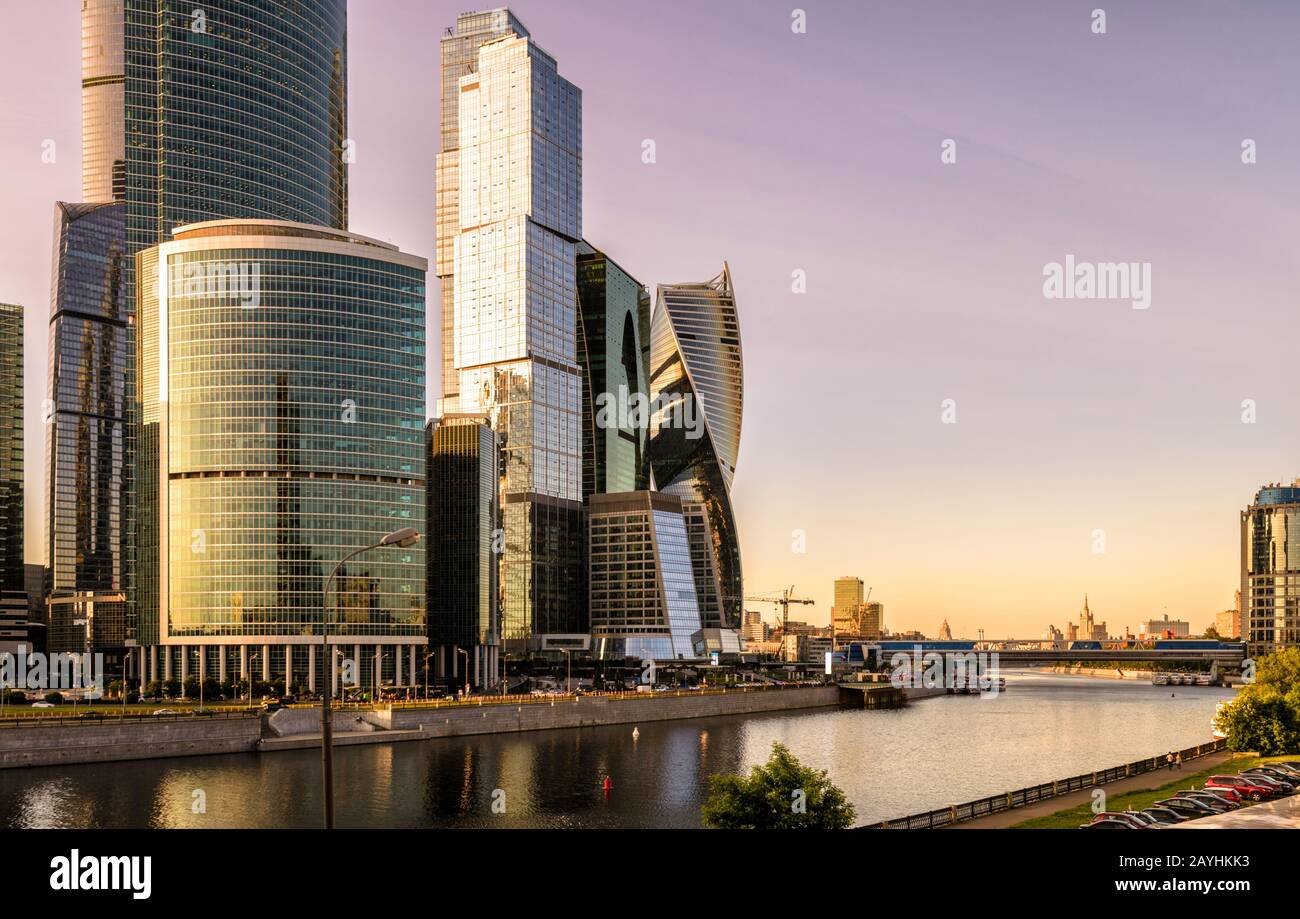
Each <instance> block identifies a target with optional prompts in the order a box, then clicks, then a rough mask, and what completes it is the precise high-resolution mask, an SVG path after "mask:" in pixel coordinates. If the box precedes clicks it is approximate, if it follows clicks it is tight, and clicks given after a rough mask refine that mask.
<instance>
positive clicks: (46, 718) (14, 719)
mask: <svg viewBox="0 0 1300 919" xmlns="http://www.w3.org/2000/svg"><path fill="white" fill-rule="evenodd" d="M208 711H209V712H210V714H203V715H196V714H194V712H192V711H184V710H180V711H177V712H175V713H173V714H170V715H155V714H153V713H152V712H146V711H125V712H108V711H98V712H85V713H83V714H79V715H72V714H66V715H65V714H63V713H59V714H57V715H45V714H41V715H36V714H26V715H17V716H8V715H6V717H4V718H0V729H2V728H45V727H54V726H59V725H63V726H69V725H86V724H122V723H124V722H132V723H137V724H138V723H145V722H147V723H150V724H156V723H158V722H163V721H223V720H230V719H232V718H257V717H260V716H261V715H262V711H261V709H256V708H228V709H209V710H208Z"/></svg>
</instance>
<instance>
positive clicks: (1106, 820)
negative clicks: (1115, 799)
mask: <svg viewBox="0 0 1300 919" xmlns="http://www.w3.org/2000/svg"><path fill="white" fill-rule="evenodd" d="M1079 829H1081V830H1136V829H1137V827H1136V826H1134V825H1133V824H1132V823H1130V822H1129V821H1127V820H1123V819H1121V818H1120V817H1119V816H1118V815H1116V814H1098V815H1097V816H1096V817H1094V818H1093V819H1092V821H1091V822H1089V823H1083V824H1080V825H1079Z"/></svg>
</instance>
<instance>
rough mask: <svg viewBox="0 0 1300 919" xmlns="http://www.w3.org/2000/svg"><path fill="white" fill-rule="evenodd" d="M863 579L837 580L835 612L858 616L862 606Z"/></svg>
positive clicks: (846, 578) (845, 578) (847, 578)
mask: <svg viewBox="0 0 1300 919" xmlns="http://www.w3.org/2000/svg"><path fill="white" fill-rule="evenodd" d="M862 587H863V584H862V578H855V577H843V578H836V579H835V611H836V612H837V613H839V614H841V615H845V616H856V615H857V612H858V607H859V606H861V605H862Z"/></svg>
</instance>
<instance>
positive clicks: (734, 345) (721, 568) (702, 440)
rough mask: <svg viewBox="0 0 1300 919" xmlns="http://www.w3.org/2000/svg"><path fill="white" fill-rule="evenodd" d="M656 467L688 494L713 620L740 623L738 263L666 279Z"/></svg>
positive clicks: (675, 489)
mask: <svg viewBox="0 0 1300 919" xmlns="http://www.w3.org/2000/svg"><path fill="white" fill-rule="evenodd" d="M650 394H651V405H652V408H653V414H652V416H651V419H650V449H649V453H650V465H651V468H652V470H653V472H654V478H655V483H656V485H657V486H658V488H659V490H660V491H665V492H669V493H671V494H674V495H677V496H678V497H680V498H681V499H682V504H683V511H684V513H685V515H686V522H687V533H688V535H689V536H690V540H691V556H692V564H693V565H694V568H695V579H696V594H697V595H698V598H699V603H700V618H701V620H702V621H703V624H704V627H705V628H739V627H740V616H741V607H742V598H743V596H744V590H743V588H742V584H741V581H742V579H741V568H740V537H739V535H738V533H737V531H736V520H735V515H734V514H733V513H732V509H731V494H730V492H731V482H732V479H733V478H734V476H735V474H736V457H737V454H738V453H739V451H740V424H741V414H742V408H743V402H744V367H743V364H742V362H741V352H740V319H739V316H738V315H737V312H736V298H735V293H734V291H733V290H732V286H731V271H730V269H729V268H728V267H727V265H726V263H725V262H724V263H723V266H722V273H721V274H720V275H718V276H717V277H716V278H714V279H713V280H712V281H708V282H706V283H702V284H698V283H697V284H666V285H660V287H659V290H658V307H657V308H656V310H655V314H654V318H653V320H652V321H651V329H650Z"/></svg>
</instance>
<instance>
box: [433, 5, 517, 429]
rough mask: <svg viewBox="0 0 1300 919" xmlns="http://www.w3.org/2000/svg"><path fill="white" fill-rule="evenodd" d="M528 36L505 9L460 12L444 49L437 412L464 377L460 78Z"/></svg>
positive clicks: (449, 406)
mask: <svg viewBox="0 0 1300 919" xmlns="http://www.w3.org/2000/svg"><path fill="white" fill-rule="evenodd" d="M512 35H513V36H516V37H519V38H527V37H528V30H527V29H525V28H524V26H523V23H521V22H520V21H519V20H518V19H516V18H515V17H514V14H513V13H511V12H510V11H509V10H507V9H497V10H488V11H486V12H479V13H461V14H460V15H459V16H458V17H456V25H455V26H454V27H453V28H450V29H448V30H447V34H446V36H445V37H444V38H443V39H442V42H441V45H440V53H441V58H442V60H441V81H440V85H441V89H442V120H441V125H440V126H441V131H440V148H439V153H438V159H437V166H436V170H437V186H436V187H437V202H436V217H435V220H436V227H435V229H436V239H435V256H434V273H435V274H437V276H438V282H439V286H440V287H441V291H442V292H441V296H442V301H441V302H442V402H441V403H440V404H439V408H438V414H439V415H441V414H444V413H447V414H454V413H455V412H456V411H457V410H458V409H457V405H456V397H457V396H458V395H459V393H460V374H459V373H458V372H457V371H456V362H455V345H456V323H455V316H456V304H455V282H454V279H455V276H456V240H457V239H458V238H459V237H460V210H459V202H460V78H461V77H463V76H468V75H469V74H472V73H475V72H477V71H478V52H479V49H480V48H481V47H483V45H484V44H486V43H487V42H490V41H496V40H498V39H501V38H505V37H507V36H512Z"/></svg>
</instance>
